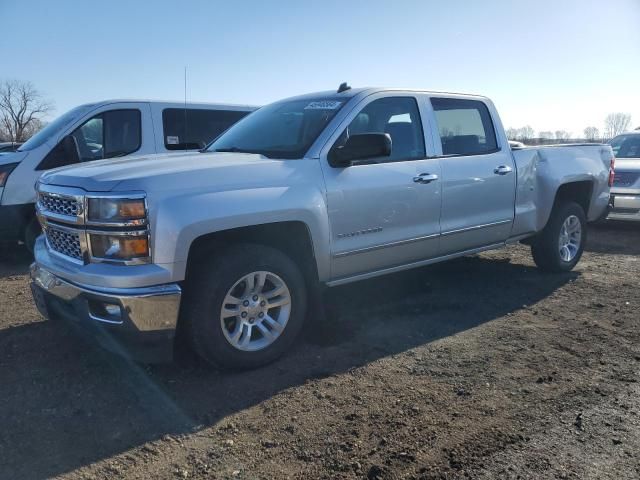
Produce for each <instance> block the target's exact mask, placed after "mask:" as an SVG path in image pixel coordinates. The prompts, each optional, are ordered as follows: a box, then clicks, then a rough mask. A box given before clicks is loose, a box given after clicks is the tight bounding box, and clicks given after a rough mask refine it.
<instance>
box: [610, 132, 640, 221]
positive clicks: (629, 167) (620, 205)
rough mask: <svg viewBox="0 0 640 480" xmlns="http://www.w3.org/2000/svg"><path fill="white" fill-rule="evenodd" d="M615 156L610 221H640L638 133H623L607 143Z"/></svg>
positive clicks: (639, 135) (639, 152)
mask: <svg viewBox="0 0 640 480" xmlns="http://www.w3.org/2000/svg"><path fill="white" fill-rule="evenodd" d="M609 144H610V145H611V148H612V149H613V153H614V155H615V156H616V173H615V177H614V180H613V186H612V187H611V211H610V212H609V216H608V217H607V218H608V219H610V220H631V221H636V222H638V221H640V131H637V130H634V131H633V132H629V133H623V134H622V135H618V136H616V137H614V138H613V139H612V140H610V141H609Z"/></svg>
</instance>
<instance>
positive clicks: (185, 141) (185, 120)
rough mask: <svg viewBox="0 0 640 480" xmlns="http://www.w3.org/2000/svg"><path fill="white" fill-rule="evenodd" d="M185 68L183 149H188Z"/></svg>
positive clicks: (185, 72)
mask: <svg viewBox="0 0 640 480" xmlns="http://www.w3.org/2000/svg"><path fill="white" fill-rule="evenodd" d="M187 131H188V130H187V66H186V65H185V66H184V139H183V141H184V149H185V151H186V150H187V149H188V148H189V145H188V144H187V138H188V137H187Z"/></svg>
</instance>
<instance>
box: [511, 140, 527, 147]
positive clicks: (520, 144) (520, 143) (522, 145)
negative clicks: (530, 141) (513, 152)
mask: <svg viewBox="0 0 640 480" xmlns="http://www.w3.org/2000/svg"><path fill="white" fill-rule="evenodd" d="M509 146H510V147H511V148H525V147H526V145H525V144H524V143H522V142H516V141H515V140H509Z"/></svg>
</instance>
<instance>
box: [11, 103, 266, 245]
mask: <svg viewBox="0 0 640 480" xmlns="http://www.w3.org/2000/svg"><path fill="white" fill-rule="evenodd" d="M256 108H257V107H252V106H246V105H225V104H206V103H187V104H184V103H169V102H157V101H147V100H106V101H103V102H97V103H91V104H87V105H81V106H79V107H76V108H74V109H72V110H70V111H68V112H67V113H65V114H64V115H61V116H60V117H58V118H56V119H55V120H54V121H52V122H51V123H50V124H48V125H47V126H46V127H45V128H44V129H42V130H41V131H40V132H38V133H37V134H36V135H34V136H33V137H31V138H30V139H29V140H28V141H27V142H25V143H24V144H23V145H21V146H20V148H19V149H18V150H17V151H16V152H11V153H0V241H2V242H7V241H8V242H16V241H23V242H24V243H25V244H26V245H27V248H29V249H32V247H33V242H34V241H35V238H36V237H37V235H38V234H39V232H40V226H39V224H38V221H37V219H36V218H35V209H34V202H35V192H34V188H33V186H34V184H35V182H36V180H37V179H38V177H39V176H40V175H41V174H42V173H43V172H44V171H45V170H49V169H52V168H57V167H62V166H65V165H70V164H73V163H78V162H88V161H91V160H101V159H105V158H115V157H123V156H128V155H131V156H134V155H135V156H139V155H148V154H155V153H165V154H169V153H171V152H175V153H177V152H178V151H181V152H184V151H185V150H187V151H188V150H199V149H201V148H204V147H205V145H207V144H208V143H209V142H210V141H211V140H213V139H214V138H216V137H217V136H218V135H219V134H220V133H222V132H223V131H225V130H226V129H227V128H229V127H230V126H231V125H233V124H234V123H235V122H237V121H238V120H240V119H241V118H242V117H244V116H246V115H247V114H249V113H250V112H252V111H254V110H256Z"/></svg>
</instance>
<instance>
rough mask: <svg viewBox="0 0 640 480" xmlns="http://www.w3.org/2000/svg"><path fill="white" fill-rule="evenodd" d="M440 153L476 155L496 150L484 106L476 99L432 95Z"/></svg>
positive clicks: (494, 134) (493, 135)
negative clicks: (440, 144) (440, 146)
mask: <svg viewBox="0 0 640 480" xmlns="http://www.w3.org/2000/svg"><path fill="white" fill-rule="evenodd" d="M431 104H432V105H433V109H434V111H435V116H436V122H437V125H438V132H439V133H440V140H441V142H442V154H443V155H479V154H483V153H489V152H494V151H496V150H497V149H498V146H497V141H496V133H495V130H494V128H493V122H492V121H491V115H490V114H489V110H488V109H487V106H486V105H485V104H484V103H482V102H479V101H476V100H461V99H454V98H432V99H431Z"/></svg>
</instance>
